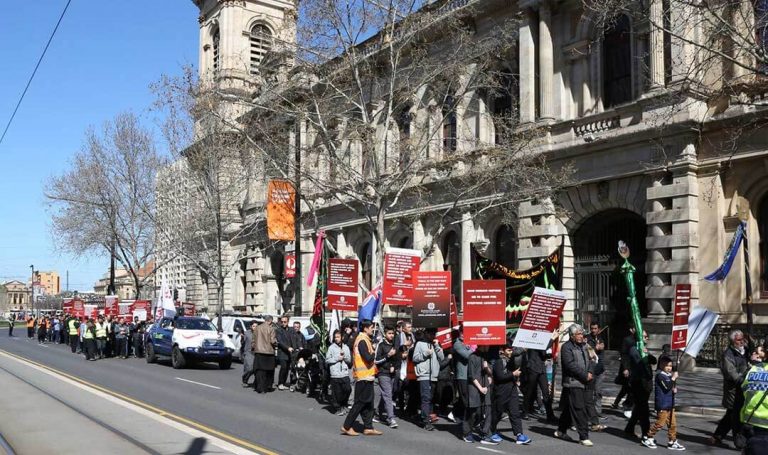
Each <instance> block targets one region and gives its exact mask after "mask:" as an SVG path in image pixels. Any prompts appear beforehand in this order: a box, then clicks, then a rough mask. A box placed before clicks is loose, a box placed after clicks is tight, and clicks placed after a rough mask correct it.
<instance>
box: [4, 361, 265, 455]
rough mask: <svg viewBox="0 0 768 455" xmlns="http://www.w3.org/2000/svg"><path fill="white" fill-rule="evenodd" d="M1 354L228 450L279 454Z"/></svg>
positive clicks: (131, 399)
mask: <svg viewBox="0 0 768 455" xmlns="http://www.w3.org/2000/svg"><path fill="white" fill-rule="evenodd" d="M0 355H2V356H5V357H9V358H11V359H14V360H16V361H18V362H21V363H27V364H29V366H30V367H31V368H35V369H37V370H39V371H42V372H44V373H46V374H49V375H51V376H55V377H58V378H59V379H60V380H62V381H64V382H67V383H69V384H72V385H75V386H77V387H80V388H82V389H84V390H88V391H89V392H91V393H93V394H95V395H97V396H100V397H102V398H104V399H106V400H109V401H112V402H114V403H118V404H121V405H123V406H125V407H126V408H128V409H131V410H133V411H135V412H138V413H140V414H142V415H145V416H147V417H150V418H152V419H155V420H157V421H159V422H162V423H164V424H166V425H170V426H171V427H173V428H176V429H178V430H180V431H184V432H186V433H187V434H189V435H192V436H195V437H201V436H208V437H209V439H211V441H212V442H213V444H215V445H217V446H219V447H221V448H222V449H225V450H228V451H230V452H232V453H241V454H242V453H251V452H246V451H244V450H243V447H244V448H247V449H250V450H252V451H254V452H256V453H259V454H262V455H278V453H277V452H273V451H271V450H269V449H267V448H264V447H261V446H259V445H257V444H254V443H252V442H249V441H246V440H244V439H240V438H238V437H235V436H232V435H229V434H227V433H224V432H222V431H219V430H216V429H214V428H211V427H209V426H206V425H203V424H202V423H199V422H195V421H194V420H190V419H188V418H186V417H182V416H179V415H176V414H173V413H171V412H168V411H166V410H163V409H160V408H158V407H156V406H154V405H151V404H149V403H145V402H143V401H141V400H137V399H135V398H131V397H129V396H127V395H123V394H121V393H119V392H114V391H112V390H110V389H107V388H106V387H102V386H100V385H96V384H93V383H90V382H88V381H86V380H84V379H80V378H78V377H77V376H72V375H71V374H69V373H65V372H63V371H61V370H57V369H56V368H52V367H49V366H47V365H43V364H41V363H38V362H35V361H34V360H31V359H28V358H26V357H22V356H20V355H17V354H13V353H10V352H8V351H5V350H2V349H0Z"/></svg>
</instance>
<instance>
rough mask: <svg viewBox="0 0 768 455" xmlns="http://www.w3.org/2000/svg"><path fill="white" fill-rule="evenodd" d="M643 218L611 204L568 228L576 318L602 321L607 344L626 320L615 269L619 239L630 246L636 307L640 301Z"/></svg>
mask: <svg viewBox="0 0 768 455" xmlns="http://www.w3.org/2000/svg"><path fill="white" fill-rule="evenodd" d="M645 237H646V225H645V220H644V219H643V217H641V216H640V215H638V214H636V213H633V212H630V211H629V210H623V209H611V210H606V211H603V212H600V213H598V214H596V215H593V216H592V217H590V218H588V219H587V220H586V221H585V222H584V223H582V225H581V226H580V227H579V228H578V229H577V230H576V232H575V233H574V234H573V237H572V238H573V254H574V275H575V278H576V302H575V315H576V321H577V322H579V323H581V324H589V323H591V322H593V321H597V322H599V323H600V325H601V326H602V327H606V326H607V327H608V329H607V331H606V332H604V336H605V338H606V341H607V342H608V346H607V347H608V348H609V349H618V348H619V347H620V346H621V339H622V338H623V337H624V336H625V335H626V333H627V330H628V328H629V326H630V324H631V320H632V314H631V311H630V307H629V302H627V286H626V283H625V278H624V276H622V274H621V273H620V272H619V268H620V267H621V265H622V264H623V263H624V260H623V259H622V258H621V257H620V256H619V254H618V243H619V240H623V241H624V242H626V243H627V245H628V246H629V248H630V252H631V256H630V258H629V259H630V262H631V263H632V265H634V266H635V269H636V272H635V290H636V292H637V301H638V304H639V305H640V312H641V314H642V316H643V317H645V316H646V305H645V259H646V251H645Z"/></svg>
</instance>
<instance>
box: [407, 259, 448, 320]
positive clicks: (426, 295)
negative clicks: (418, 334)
mask: <svg viewBox="0 0 768 455" xmlns="http://www.w3.org/2000/svg"><path fill="white" fill-rule="evenodd" d="M411 314H412V315H413V325H414V326H415V327H422V328H427V329H438V328H440V327H446V326H449V325H450V324H451V272H421V271H418V270H414V272H413V311H412V312H411Z"/></svg>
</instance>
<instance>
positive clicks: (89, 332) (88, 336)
mask: <svg viewBox="0 0 768 455" xmlns="http://www.w3.org/2000/svg"><path fill="white" fill-rule="evenodd" d="M83 338H84V339H86V340H92V339H93V330H90V329H88V326H86V327H85V334H84V335H83Z"/></svg>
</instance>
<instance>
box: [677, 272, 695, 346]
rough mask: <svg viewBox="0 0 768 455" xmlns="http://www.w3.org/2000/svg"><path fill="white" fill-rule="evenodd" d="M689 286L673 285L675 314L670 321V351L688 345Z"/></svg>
mask: <svg viewBox="0 0 768 455" xmlns="http://www.w3.org/2000/svg"><path fill="white" fill-rule="evenodd" d="M690 306H691V285H690V284H676V285H675V313H674V317H673V320H672V349H685V347H686V345H687V344H688V315H689V314H690V312H691V308H690Z"/></svg>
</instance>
